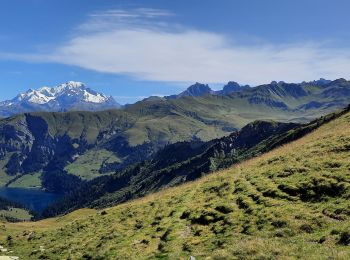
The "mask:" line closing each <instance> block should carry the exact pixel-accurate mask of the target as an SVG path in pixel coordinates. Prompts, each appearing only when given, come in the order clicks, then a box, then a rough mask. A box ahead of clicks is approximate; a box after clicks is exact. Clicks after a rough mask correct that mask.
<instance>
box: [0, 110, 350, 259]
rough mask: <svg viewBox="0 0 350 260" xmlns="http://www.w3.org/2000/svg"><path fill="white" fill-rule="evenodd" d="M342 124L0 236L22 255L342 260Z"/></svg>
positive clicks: (345, 216) (348, 119) (346, 194)
mask: <svg viewBox="0 0 350 260" xmlns="http://www.w3.org/2000/svg"><path fill="white" fill-rule="evenodd" d="M349 126H350V113H348V114H346V115H344V116H342V117H341V118H339V119H336V120H334V121H332V122H330V123H328V124H326V125H324V126H322V127H321V128H319V129H318V130H316V131H314V132H313V133H311V134H309V135H308V136H306V137H304V138H302V139H300V140H298V141H295V142H293V143H291V144H289V145H286V146H284V147H282V148H279V149H276V150H274V151H272V152H269V153H267V154H265V155H263V156H261V157H259V158H256V159H252V160H250V161H247V162H244V163H242V164H239V165H237V166H235V167H233V168H231V169H228V170H225V171H222V172H218V173H216V174H212V175H209V176H207V177H205V178H203V179H201V180H199V181H196V182H193V183H188V184H186V185H182V186H180V187H177V188H172V189H168V190H165V191H163V192H160V193H156V194H153V195H151V196H148V197H146V198H144V199H140V200H136V201H132V202H129V203H125V204H123V205H120V206H117V207H113V208H110V209H107V210H106V211H103V212H100V213H95V212H94V211H90V210H87V211H86V210H82V211H77V212H74V213H72V214H70V215H67V216H64V217H61V218H56V219H48V220H44V221H40V222H37V223H21V224H5V226H4V228H3V229H4V230H3V231H2V232H0V241H1V243H3V244H5V245H6V247H8V248H10V249H11V250H14V254H16V255H18V256H22V257H23V258H28V257H30V258H39V257H44V256H48V257H50V259H56V258H57V259H62V258H67V257H68V256H71V258H72V259H76V258H82V257H86V258H88V257H96V258H97V257H101V258H100V259H106V258H109V259H117V258H121V259H125V258H129V259H136V258H143V259H144V258H155V257H159V258H172V259H174V258H175V259H176V258H182V259H187V258H188V257H189V256H190V255H193V256H195V257H197V258H198V259H203V258H205V257H207V256H210V257H212V258H215V257H217V258H220V257H222V258H250V259H251V258H256V259H271V258H272V259H274V258H278V259H293V258H301V257H302V258H305V259H329V258H332V259H334V258H335V259H349V257H350V247H349V246H345V245H342V244H347V243H350V241H349V240H350V239H349V237H348V236H346V234H347V233H346V232H349V226H350V204H349V198H350V184H349V182H350V162H349V155H350V127H349ZM76 218H77V219H76ZM73 219H75V220H73ZM24 231H27V232H24ZM31 231H34V232H35V233H34V235H32V236H31V237H29V235H28V234H29V233H30V232H31ZM8 235H10V236H11V237H12V239H11V240H10V242H8V241H6V237H7V236H8ZM349 236H350V234H349ZM40 246H44V248H45V249H46V250H45V251H44V252H40V250H39V248H40Z"/></svg>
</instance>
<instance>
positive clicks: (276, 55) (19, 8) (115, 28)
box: [0, 0, 350, 103]
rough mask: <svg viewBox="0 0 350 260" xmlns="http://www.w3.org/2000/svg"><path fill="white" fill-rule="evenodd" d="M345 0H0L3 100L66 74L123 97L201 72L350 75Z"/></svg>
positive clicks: (166, 89)
mask: <svg viewBox="0 0 350 260" xmlns="http://www.w3.org/2000/svg"><path fill="white" fill-rule="evenodd" d="M348 10H350V2H349V1H346V0H334V1H329V0H293V1H292V0H284V1H277V0H264V1H261V0H220V1H218V0H216V1H214V0H176V1H172V0H158V1H156V0H148V1H126V0H124V1H121V0H119V1H117V0H113V1H108V0H104V1H98V0H26V1H23V0H2V1H1V7H0V78H1V81H0V90H1V92H0V100H4V99H8V98H12V97H13V96H15V95H16V94H17V93H18V92H23V91H25V90H27V89H29V88H39V87H41V86H44V85H48V86H54V85H57V84H59V83H63V82H66V81H69V80H76V81H82V82H84V83H86V84H87V85H88V86H90V87H92V88H93V89H96V90H99V91H102V92H104V93H106V94H110V95H113V96H114V97H115V98H116V99H117V101H119V102H121V103H127V102H134V101H136V100H138V99H141V98H143V97H146V96H150V95H168V94H172V93H177V92H179V91H182V90H183V89H184V88H186V87H187V86H188V85H190V84H192V83H194V82H196V81H199V82H203V83H208V84H210V85H211V86H213V87H214V88H218V87H219V86H221V85H223V84H225V82H227V81H229V80H235V81H238V82H240V83H242V84H251V85H257V84H262V83H266V82H270V81H272V80H284V81H293V82H295V81H303V80H313V79H317V78H320V77H325V78H330V79H335V78H338V77H345V78H350V77H349V74H350V47H349V46H350V30H349V26H350V20H349V18H348Z"/></svg>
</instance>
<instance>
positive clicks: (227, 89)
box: [219, 81, 250, 95]
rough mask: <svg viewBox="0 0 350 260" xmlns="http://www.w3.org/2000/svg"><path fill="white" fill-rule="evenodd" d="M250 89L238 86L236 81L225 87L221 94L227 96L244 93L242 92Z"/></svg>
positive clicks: (247, 86)
mask: <svg viewBox="0 0 350 260" xmlns="http://www.w3.org/2000/svg"><path fill="white" fill-rule="evenodd" d="M248 88H250V87H249V85H244V86H241V85H240V84H238V83H237V82H235V81H229V82H228V83H227V84H226V85H225V86H224V87H223V89H222V91H219V94H223V95H227V94H230V93H232V92H239V91H242V90H244V89H248Z"/></svg>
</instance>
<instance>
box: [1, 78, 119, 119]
mask: <svg viewBox="0 0 350 260" xmlns="http://www.w3.org/2000/svg"><path fill="white" fill-rule="evenodd" d="M119 107H120V105H119V104H118V103H117V102H116V101H115V100H114V98H113V97H111V96H106V95H104V94H102V93H98V92H96V91H94V90H92V89H90V88H88V87H87V86H85V85H84V83H81V82H75V81H69V82H67V83H64V84H61V85H58V86H56V87H46V86H45V87H42V88H39V89H36V90H33V89H29V90H28V91H27V92H25V93H21V94H19V95H17V96H16V97H15V98H14V99H12V100H7V101H3V102H0V116H2V117H5V116H10V115H13V114H17V113H23V112H34V111H50V112H54V111H68V110H87V111H96V110H103V109H110V108H119Z"/></svg>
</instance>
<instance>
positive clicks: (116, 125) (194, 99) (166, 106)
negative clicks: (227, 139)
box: [0, 79, 350, 191]
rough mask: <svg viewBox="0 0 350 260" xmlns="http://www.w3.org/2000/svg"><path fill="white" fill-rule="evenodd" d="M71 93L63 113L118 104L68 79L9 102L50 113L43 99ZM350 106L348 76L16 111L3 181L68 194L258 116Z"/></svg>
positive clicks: (2, 148) (2, 149) (309, 114)
mask: <svg viewBox="0 0 350 260" xmlns="http://www.w3.org/2000/svg"><path fill="white" fill-rule="evenodd" d="M72 96H74V97H79V99H78V101H77V102H76V103H74V102H71V103H70V104H76V105H71V106H66V107H65V109H67V110H70V109H72V110H85V109H83V108H84V107H83V106H78V105H81V104H84V105H101V104H103V105H106V107H108V106H107V104H109V102H111V103H112V104H113V105H114V106H115V103H114V102H113V101H111V100H112V99H109V98H108V97H106V96H104V95H102V94H98V93H96V92H93V91H92V90H90V89H88V88H87V87H85V86H84V85H83V84H81V83H73V82H70V83H67V84H63V85H61V86H59V87H56V88H42V89H40V90H37V91H30V92H28V93H27V94H26V95H24V94H23V95H20V96H18V97H17V99H14V102H15V101H16V102H19V103H20V104H23V105H22V106H20V105H18V110H17V112H20V111H21V109H24V108H25V109H28V110H29V109H30V108H32V106H31V107H26V106H25V105H24V104H27V103H31V104H32V101H35V102H36V103H35V104H36V106H35V107H34V108H36V109H37V110H35V111H38V110H39V108H42V107H41V105H42V106H44V108H45V109H47V110H49V108H51V107H46V106H48V104H51V103H52V104H55V103H59V104H63V103H64V102H63V101H62V100H67V99H68V98H69V97H72ZM64 97H65V98H67V99H65V98H64ZM29 100H31V101H29ZM69 100H72V99H69ZM82 100H83V101H82ZM21 102H23V103H21ZM45 102H46V103H45ZM94 102H95V103H94ZM5 103H6V102H5ZM40 103H42V104H40ZM349 103H350V82H349V81H347V80H345V79H338V80H334V81H328V80H322V79H321V80H318V81H312V82H303V83H297V84H294V83H285V82H272V83H270V84H266V85H261V86H258V87H248V86H240V85H238V84H237V83H234V82H231V83H229V84H227V85H226V86H225V87H224V88H223V90H221V91H212V90H210V88H209V86H207V85H203V84H199V83H197V84H195V85H194V86H191V87H190V88H189V89H187V90H186V91H185V92H183V93H181V94H179V95H178V96H172V97H163V98H149V99H146V100H143V101H139V102H136V103H135V104H132V105H129V106H125V107H122V108H120V109H110V110H105V111H94V112H87V111H69V112H66V113H56V112H49V113H48V112H35V113H25V114H18V115H15V116H12V117H8V118H4V119H1V120H0V186H8V187H17V186H19V185H22V186H23V185H24V184H23V183H24V180H25V181H26V183H31V185H32V184H33V183H35V186H39V187H43V188H45V189H48V190H55V191H69V190H70V189H71V187H72V186H74V185H75V183H79V182H80V179H83V180H92V179H94V178H96V177H100V176H103V175H106V174H111V173H113V172H115V171H120V170H123V169H125V168H126V167H128V166H130V165H132V164H135V163H137V162H141V161H144V160H149V159H150V158H152V157H153V156H154V155H155V154H156V153H157V152H158V151H160V150H161V149H162V148H164V147H165V146H168V145H170V144H174V143H177V142H207V141H210V140H213V139H217V138H222V137H224V136H228V135H229V134H231V133H232V132H234V131H238V130H240V129H242V128H243V127H244V126H245V125H247V124H249V123H251V122H253V121H256V120H264V121H270V120H273V121H278V122H285V123H286V122H287V123H289V122H293V123H307V122H310V121H311V120H313V119H315V118H317V117H320V116H323V115H325V114H328V113H330V112H333V111H336V110H337V109H340V108H344V107H346V106H347V105H348V104H349ZM8 105H9V104H8ZM9 106H10V107H11V105H9ZM38 107H39V108H38ZM77 107H79V108H81V109H74V108H77ZM102 107H103V106H98V109H99V110H100V109H102ZM89 108H91V107H89ZM3 109H4V107H3ZM65 109H64V108H60V109H58V108H57V109H56V110H57V111H64V110H65ZM94 109H97V107H94ZM28 110H27V111H28ZM86 110H88V109H86ZM91 110H92V109H91ZM7 111H8V110H7ZM29 111H30V110H29ZM45 111H46V110H45ZM28 179H30V180H31V181H30V182H27V181H28ZM67 184H69V185H68V186H67ZM25 185H27V184H25ZM52 185H55V187H53V186H52ZM27 186H30V185H29V184H28V185H27ZM27 186H26V187H27Z"/></svg>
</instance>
